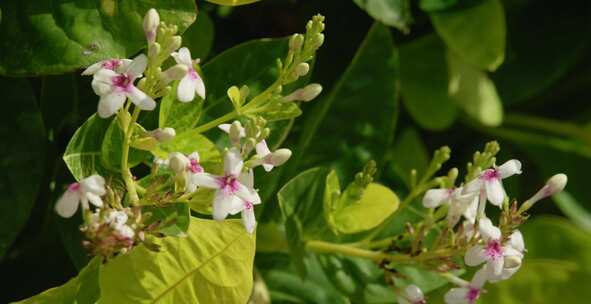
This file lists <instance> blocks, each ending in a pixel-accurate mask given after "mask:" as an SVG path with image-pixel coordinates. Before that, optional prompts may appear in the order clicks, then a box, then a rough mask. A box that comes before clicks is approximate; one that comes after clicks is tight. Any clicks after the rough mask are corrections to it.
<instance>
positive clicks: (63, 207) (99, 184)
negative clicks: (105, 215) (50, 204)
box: [55, 175, 106, 217]
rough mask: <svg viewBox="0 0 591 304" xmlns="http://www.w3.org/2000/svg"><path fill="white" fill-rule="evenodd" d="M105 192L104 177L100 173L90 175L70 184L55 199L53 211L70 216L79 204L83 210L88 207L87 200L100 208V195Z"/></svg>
mask: <svg viewBox="0 0 591 304" xmlns="http://www.w3.org/2000/svg"><path fill="white" fill-rule="evenodd" d="M105 193H106V190H105V179H104V178H103V177H102V176H100V175H91V176H89V177H87V178H85V179H83V180H81V181H80V182H78V183H73V184H70V185H69V186H68V190H66V192H65V193H64V194H63V195H62V197H61V198H60V199H59V200H58V201H57V203H56V205H55V211H56V212H57V214H59V215H60V216H61V217H71V216H72V215H74V213H76V210H78V205H80V204H81V205H82V209H84V210H86V209H88V208H89V205H88V202H91V203H92V204H93V205H95V206H96V207H99V208H100V207H102V206H103V200H102V199H101V196H103V195H105Z"/></svg>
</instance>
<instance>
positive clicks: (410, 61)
mask: <svg viewBox="0 0 591 304" xmlns="http://www.w3.org/2000/svg"><path fill="white" fill-rule="evenodd" d="M448 89H449V73H448V68H447V60H446V52H445V47H444V45H443V44H442V43H441V40H439V38H438V37H437V36H435V35H427V36H425V37H421V38H418V39H416V40H413V41H412V42H410V43H407V44H405V45H403V46H402V47H401V48H400V90H401V93H402V101H403V102H404V105H405V106H406V108H407V109H408V112H409V113H410V115H411V116H412V117H413V118H414V119H415V120H416V121H417V122H418V123H419V125H421V127H423V128H426V129H431V130H441V129H445V128H447V127H449V126H450V125H451V124H452V123H453V122H454V120H455V118H456V116H457V112H458V111H457V107H456V105H455V104H454V102H453V101H452V99H451V97H450V96H449V92H448Z"/></svg>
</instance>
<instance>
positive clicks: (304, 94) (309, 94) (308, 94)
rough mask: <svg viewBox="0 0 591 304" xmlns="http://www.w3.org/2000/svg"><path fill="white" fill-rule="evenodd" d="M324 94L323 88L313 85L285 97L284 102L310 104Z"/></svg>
mask: <svg viewBox="0 0 591 304" xmlns="http://www.w3.org/2000/svg"><path fill="white" fill-rule="evenodd" d="M320 93H322V86H321V85H319V84H317V83H311V84H309V85H307V86H305V87H303V88H300V89H297V90H295V91H293V92H292V93H291V94H289V95H287V96H285V97H283V101H304V102H308V101H311V100H313V99H314V98H316V97H318V95H320Z"/></svg>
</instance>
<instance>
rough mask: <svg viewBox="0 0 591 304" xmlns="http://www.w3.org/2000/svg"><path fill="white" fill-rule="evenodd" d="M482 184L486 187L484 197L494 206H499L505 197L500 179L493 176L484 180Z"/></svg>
mask: <svg viewBox="0 0 591 304" xmlns="http://www.w3.org/2000/svg"><path fill="white" fill-rule="evenodd" d="M484 186H485V187H486V197H487V198H488V200H489V201H490V203H491V204H493V205H495V206H501V204H503V200H504V199H505V189H503V184H502V183H501V181H500V180H499V179H497V178H493V179H490V180H487V181H485V182H484Z"/></svg>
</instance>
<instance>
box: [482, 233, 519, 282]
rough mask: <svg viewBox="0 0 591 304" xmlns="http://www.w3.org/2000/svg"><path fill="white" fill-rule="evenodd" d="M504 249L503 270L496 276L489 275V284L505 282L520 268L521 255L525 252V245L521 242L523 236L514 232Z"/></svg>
mask: <svg viewBox="0 0 591 304" xmlns="http://www.w3.org/2000/svg"><path fill="white" fill-rule="evenodd" d="M504 248H505V250H504V251H505V252H504V257H503V259H504V261H503V270H502V271H501V273H500V274H498V275H494V274H490V273H489V277H488V280H489V281H490V282H493V283H494V282H498V281H502V280H506V279H508V278H510V277H511V276H513V275H514V274H515V273H516V272H517V271H518V270H519V268H520V267H521V261H522V260H523V253H524V252H525V244H524V242H523V235H522V234H521V232H520V231H519V230H515V231H514V232H513V233H512V234H511V236H510V237H509V241H508V242H507V244H506V246H505V247H504Z"/></svg>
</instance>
